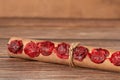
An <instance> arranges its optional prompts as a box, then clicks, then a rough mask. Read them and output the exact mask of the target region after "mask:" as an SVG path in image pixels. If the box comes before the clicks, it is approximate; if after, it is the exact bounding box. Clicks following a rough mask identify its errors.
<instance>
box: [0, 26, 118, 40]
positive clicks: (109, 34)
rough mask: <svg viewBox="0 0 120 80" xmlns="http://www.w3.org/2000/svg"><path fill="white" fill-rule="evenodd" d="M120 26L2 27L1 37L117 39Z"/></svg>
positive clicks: (0, 28) (0, 29) (0, 30)
mask: <svg viewBox="0 0 120 80" xmlns="http://www.w3.org/2000/svg"><path fill="white" fill-rule="evenodd" d="M119 35H120V27H114V28H113V27H47V26H46V27H38V26H31V27H29V26H26V27H25V26H15V27H9V26H6V27H0V37H1V38H9V37H11V36H19V37H25V38H41V39H117V40H119V39H120V37H119Z"/></svg>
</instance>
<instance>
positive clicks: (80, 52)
mask: <svg viewBox="0 0 120 80" xmlns="http://www.w3.org/2000/svg"><path fill="white" fill-rule="evenodd" d="M88 53H89V51H88V49H87V48H86V47H83V46H77V47H75V48H74V49H73V58H74V59H76V60H78V61H82V60H83V59H84V58H85V57H86V55H87V54H88Z"/></svg>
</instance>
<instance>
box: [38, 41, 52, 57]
mask: <svg viewBox="0 0 120 80" xmlns="http://www.w3.org/2000/svg"><path fill="white" fill-rule="evenodd" d="M37 45H38V47H39V49H40V53H41V54H42V55H44V56H49V55H50V54H52V51H53V49H54V43H52V42H50V41H44V42H38V43H37Z"/></svg>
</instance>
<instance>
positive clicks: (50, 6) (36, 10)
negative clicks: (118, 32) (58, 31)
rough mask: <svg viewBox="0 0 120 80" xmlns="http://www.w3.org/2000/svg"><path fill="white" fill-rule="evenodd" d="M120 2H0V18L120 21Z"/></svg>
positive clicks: (31, 0) (105, 0) (110, 0)
mask: <svg viewBox="0 0 120 80" xmlns="http://www.w3.org/2000/svg"><path fill="white" fill-rule="evenodd" d="M119 8H120V1H119V0H84V1H83V0H59V1H58V0H29V1H27V0H20V1H16V0H8V1H6V0H0V17H39V18H84V19H88V18H94V19H120V9H119Z"/></svg>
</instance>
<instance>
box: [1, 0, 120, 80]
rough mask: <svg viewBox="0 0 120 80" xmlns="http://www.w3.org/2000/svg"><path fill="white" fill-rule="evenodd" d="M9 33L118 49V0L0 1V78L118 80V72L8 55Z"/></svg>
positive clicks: (119, 14) (119, 41)
mask: <svg viewBox="0 0 120 80" xmlns="http://www.w3.org/2000/svg"><path fill="white" fill-rule="evenodd" d="M12 36H18V37H24V38H34V39H50V40H55V41H56V40H57V41H58V40H59V41H74V42H76V41H80V42H81V44H82V45H88V46H94V47H102V48H110V49H116V50H120V0H0V80H8V79H9V80H23V79H24V80H26V79H31V80H32V79H33V80H39V79H42V80H61V79H63V80H73V79H74V80H101V79H102V80H116V79H117V80H119V79H120V76H119V75H120V73H115V72H107V71H99V70H93V69H86V68H70V67H67V66H63V65H56V64H50V63H42V62H35V61H28V60H22V59H17V58H9V57H8V55H7V51H6V44H7V42H8V39H9V38H10V37H12Z"/></svg>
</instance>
